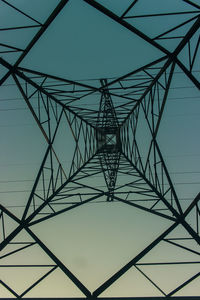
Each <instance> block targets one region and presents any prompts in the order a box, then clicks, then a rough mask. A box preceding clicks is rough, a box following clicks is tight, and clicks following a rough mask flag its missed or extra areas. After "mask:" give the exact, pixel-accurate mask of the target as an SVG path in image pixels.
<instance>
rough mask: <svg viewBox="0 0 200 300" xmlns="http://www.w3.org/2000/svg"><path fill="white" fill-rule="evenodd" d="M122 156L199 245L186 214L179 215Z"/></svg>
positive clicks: (197, 237) (199, 238)
mask: <svg viewBox="0 0 200 300" xmlns="http://www.w3.org/2000/svg"><path fill="white" fill-rule="evenodd" d="M122 155H123V156H124V157H125V158H126V159H127V161H128V162H129V163H130V165H132V166H133V168H134V169H135V170H137V172H138V174H140V176H141V178H143V179H144V181H145V182H146V183H147V184H148V185H149V186H150V187H151V189H152V191H153V192H155V194H156V195H157V196H158V197H159V198H160V200H161V201H162V202H163V203H164V204H165V206H166V207H167V208H168V209H169V211H170V212H171V213H172V215H174V217H175V218H176V222H179V223H180V224H182V226H183V227H184V228H185V229H186V230H187V231H188V233H189V234H190V235H191V236H192V238H193V239H194V240H195V241H196V242H197V243H198V244H199V245H200V237H199V236H198V234H197V233H196V232H195V231H194V229H193V228H192V227H191V226H190V225H189V224H188V223H187V222H186V221H185V217H186V213H185V214H184V213H183V214H179V213H178V212H177V211H176V209H174V208H173V206H172V205H171V204H170V203H169V202H168V201H167V200H166V199H165V198H164V196H163V195H162V194H160V192H159V191H158V190H157V189H156V187H155V186H154V185H153V184H152V183H151V182H150V181H149V180H148V179H147V178H146V176H145V175H144V174H143V173H142V172H141V171H140V170H139V169H138V168H137V167H136V166H135V165H134V164H133V162H132V161H131V160H130V159H129V158H128V157H127V156H126V155H125V154H124V153H122Z"/></svg>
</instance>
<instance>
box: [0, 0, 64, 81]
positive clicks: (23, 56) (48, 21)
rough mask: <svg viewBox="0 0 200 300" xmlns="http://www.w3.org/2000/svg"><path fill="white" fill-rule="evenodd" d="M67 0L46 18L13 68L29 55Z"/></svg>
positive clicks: (62, 1)
mask: <svg viewBox="0 0 200 300" xmlns="http://www.w3.org/2000/svg"><path fill="white" fill-rule="evenodd" d="M68 1H69V0H61V1H60V2H59V3H58V5H57V6H56V8H55V9H54V10H53V12H52V13H51V15H50V16H49V17H48V18H47V20H46V21H45V23H44V24H43V25H42V27H41V28H40V30H39V31H38V32H37V33H36V35H35V36H34V37H33V39H32V40H31V42H30V43H29V44H28V46H27V47H26V48H25V49H24V51H23V53H22V55H21V56H20V57H19V58H18V60H17V62H16V63H15V64H14V66H13V68H16V67H17V66H18V65H19V64H20V63H21V62H22V60H23V59H24V58H25V56H26V55H27V54H28V53H29V51H30V50H31V49H32V48H33V46H34V45H35V44H36V43H37V41H38V40H39V39H40V37H41V36H42V35H43V33H44V32H45V31H46V30H47V28H48V27H49V26H50V24H51V23H52V22H53V21H54V19H55V18H56V17H57V15H58V14H59V13H60V12H61V11H62V9H63V8H64V6H65V5H66V4H67V3H68ZM11 73H12V72H11V70H9V71H8V72H7V74H6V75H5V76H4V77H3V78H2V79H1V80H0V85H2V84H3V83H4V81H5V80H6V79H7V78H8V77H9V76H10V74H11Z"/></svg>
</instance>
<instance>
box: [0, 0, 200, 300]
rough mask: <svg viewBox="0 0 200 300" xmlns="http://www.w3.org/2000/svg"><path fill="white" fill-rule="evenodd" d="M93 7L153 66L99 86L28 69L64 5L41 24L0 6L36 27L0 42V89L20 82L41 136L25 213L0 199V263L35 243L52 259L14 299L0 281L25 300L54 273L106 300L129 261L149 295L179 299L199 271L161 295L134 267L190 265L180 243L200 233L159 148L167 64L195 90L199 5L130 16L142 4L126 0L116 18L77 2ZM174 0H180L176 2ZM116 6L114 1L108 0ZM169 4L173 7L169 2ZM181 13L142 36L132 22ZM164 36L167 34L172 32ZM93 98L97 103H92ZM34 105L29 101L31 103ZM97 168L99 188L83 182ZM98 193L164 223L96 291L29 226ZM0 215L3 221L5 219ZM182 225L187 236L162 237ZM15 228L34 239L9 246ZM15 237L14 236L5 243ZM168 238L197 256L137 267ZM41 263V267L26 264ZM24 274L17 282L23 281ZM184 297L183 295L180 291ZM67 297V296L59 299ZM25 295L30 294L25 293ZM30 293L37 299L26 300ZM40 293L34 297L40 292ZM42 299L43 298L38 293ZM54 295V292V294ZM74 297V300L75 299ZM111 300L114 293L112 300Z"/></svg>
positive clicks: (198, 213) (195, 204) (90, 1)
mask: <svg viewBox="0 0 200 300" xmlns="http://www.w3.org/2000/svg"><path fill="white" fill-rule="evenodd" d="M83 1H84V2H85V3H86V4H87V5H89V6H91V7H92V8H93V9H96V10H98V11H99V12H100V13H102V14H104V15H105V16H106V17H108V18H110V19H111V20H113V22H117V23H118V24H119V25H121V26H122V27H124V28H126V29H127V30H129V31H130V32H131V33H132V34H133V35H136V36H138V37H140V38H141V39H143V40H144V41H145V42H147V43H148V44H149V45H151V46H152V47H153V48H155V49H158V50H159V51H160V53H161V56H160V57H159V58H158V59H157V60H155V61H152V62H149V63H148V64H146V65H144V66H142V67H140V68H139V69H136V70H133V71H132V72H131V73H128V74H125V75H123V76H121V77H119V78H116V79H112V80H111V79H106V78H104V79H99V80H98V81H97V83H98V87H95V86H92V85H89V84H86V83H84V81H83V82H77V81H72V80H67V79H65V78H60V77H58V76H54V75H50V74H45V73H42V72H39V71H36V70H31V69H28V68H24V67H22V66H21V65H20V64H21V62H22V61H23V60H24V58H25V57H26V55H27V54H28V53H29V52H30V50H31V49H32V47H33V46H34V45H35V44H36V43H37V42H38V40H39V39H40V38H41V37H42V36H43V35H45V31H46V29H47V28H48V27H49V26H50V25H51V23H52V22H56V17H57V15H59V14H60V12H61V11H62V10H63V8H64V7H65V6H66V5H67V4H68V2H70V1H67V0H62V1H60V2H59V4H58V5H57V7H56V8H55V9H54V11H53V12H52V13H51V14H50V16H49V17H48V18H47V20H46V21H45V22H44V23H43V24H41V23H40V22H39V21H38V20H36V19H34V18H33V17H32V16H30V15H28V14H26V13H25V12H23V11H22V10H21V9H19V8H17V3H15V6H14V5H13V4H11V3H9V1H5V0H2V2H3V3H4V4H5V5H7V6H9V7H11V8H12V9H14V10H15V11H16V12H17V13H18V14H19V15H23V16H24V17H25V18H27V19H29V20H31V21H32V22H33V25H31V27H32V28H38V31H37V32H36V34H35V35H34V36H33V37H32V40H31V41H30V42H29V44H28V45H27V46H26V47H25V48H23V47H21V48H18V47H15V46H14V45H15V43H14V42H13V44H9V43H6V42H4V41H3V40H2V43H1V44H0V46H1V47H2V50H1V51H0V53H1V57H0V64H1V67H2V69H3V75H2V77H1V78H0V85H1V86H3V84H4V82H5V81H6V80H7V79H8V78H10V77H12V78H13V79H14V81H15V83H16V86H17V87H18V89H19V91H20V92H21V95H22V97H23V99H24V101H25V102H26V103H27V107H28V108H29V110H30V112H31V113H32V115H33V117H34V119H35V121H36V123H37V125H38V126H39V129H40V130H41V132H42V134H43V136H44V139H45V140H46V142H47V148H46V153H45V155H44V158H43V161H42V163H41V166H40V168H39V171H38V174H37V176H36V179H35V182H34V184H33V187H32V190H31V193H30V195H29V198H28V199H27V202H26V206H25V208H24V210H23V214H22V217H21V218H19V217H17V216H16V215H15V214H13V213H12V212H11V211H10V210H9V208H7V207H6V206H5V205H2V204H0V222H1V227H2V229H1V231H2V240H1V244H0V250H2V251H3V250H5V249H7V250H6V252H2V253H3V254H2V255H1V259H4V258H5V257H7V258H9V257H12V255H14V254H16V253H17V252H23V250H25V249H27V248H31V247H33V246H34V245H36V244H37V245H38V246H39V247H40V248H41V249H42V250H43V251H44V252H45V253H46V254H47V256H48V257H49V258H50V260H51V261H52V264H51V265H43V266H41V267H43V268H44V267H45V268H46V270H47V271H46V273H45V274H44V275H42V276H41V277H40V278H39V279H38V280H37V281H35V282H34V284H32V285H31V286H30V287H29V288H28V289H26V290H24V291H23V293H21V294H20V295H19V294H17V292H16V291H15V290H14V289H13V288H12V287H10V286H8V285H7V284H6V282H4V281H3V280H1V279H0V283H1V284H2V285H3V286H4V287H5V288H6V289H7V290H8V291H9V292H10V293H11V294H12V295H13V296H14V297H15V298H17V299H21V298H23V299H26V295H27V294H28V292H29V291H30V290H33V289H34V287H35V286H37V285H38V284H39V283H40V282H41V281H42V280H44V279H45V278H46V277H48V276H49V275H50V274H51V273H52V272H54V271H55V270H56V269H60V270H61V271H62V272H63V273H64V274H65V275H66V276H67V277H68V278H69V279H70V280H71V281H72V282H73V283H74V285H75V286H76V287H77V288H78V289H79V290H80V291H81V292H82V294H83V295H84V297H83V298H82V299H85V298H87V299H91V298H93V299H95V298H97V297H100V298H101V299H110V298H105V297H101V295H102V293H103V292H104V291H106V290H107V289H109V287H110V286H111V285H112V284H113V283H114V282H116V281H117V280H118V279H119V278H120V277H121V276H122V275H124V274H125V273H126V272H127V271H128V270H129V269H130V268H132V267H135V268H136V269H137V270H138V271H139V272H140V273H141V274H142V276H144V277H145V279H146V280H147V281H149V282H150V283H151V284H152V285H153V286H154V287H155V288H156V289H157V291H158V292H159V293H160V294H162V296H161V297H157V298H156V299H164V298H165V299H169V298H171V297H173V299H183V298H184V297H183V298H182V297H176V293H177V292H178V291H180V290H181V289H183V288H184V287H185V286H187V285H189V284H190V283H191V282H193V281H194V280H195V279H197V278H198V277H199V275H200V273H199V272H198V273H197V274H193V275H192V276H190V277H189V278H188V279H187V280H183V281H182V282H181V284H179V285H177V286H176V287H175V288H174V289H171V290H170V292H168V293H166V292H165V291H163V290H162V289H161V288H160V287H159V286H158V285H157V284H156V283H155V282H154V281H153V280H152V279H151V278H150V276H148V275H147V274H145V273H144V271H143V270H142V268H141V266H143V265H146V266H147V265H149V266H150V265H151V266H153V265H160V266H161V265H172V264H174V265H176V264H177V265H180V264H182V265H185V264H188V265H191V264H199V263H200V261H199V252H198V251H197V250H196V249H192V247H188V246H187V243H185V241H187V240H188V239H190V240H192V241H195V243H196V244H198V245H199V244H200V237H199V217H200V209H199V199H200V194H198V195H197V196H196V197H195V199H194V200H193V201H191V203H190V205H189V206H188V207H187V209H184V208H183V207H182V205H181V201H180V199H179V197H178V196H177V193H176V189H175V186H174V184H173V181H172V179H171V178H170V174H169V172H168V169H167V166H166V163H165V161H164V159H163V156H162V152H161V150H160V147H159V144H158V141H157V134H158V130H159V126H160V121H161V119H162V116H163V111H164V108H165V104H166V101H167V97H168V92H169V88H170V85H171V82H172V79H173V75H174V70H175V67H176V66H178V67H179V68H180V69H181V70H182V72H183V73H184V74H185V75H186V76H187V77H188V79H189V80H190V81H191V82H192V84H193V85H194V86H195V87H196V88H197V89H200V82H199V79H198V73H197V72H195V66H196V63H197V61H198V60H199V49H200V35H199V27H200V5H198V3H197V1H187V0H182V2H184V4H185V5H187V6H188V10H187V11H174V12H164V13H162V12H160V13H155V14H149V15H148V14H143V12H142V11H141V15H134V14H133V10H132V9H133V8H134V7H136V6H137V5H138V4H139V3H140V0H135V1H130V3H129V5H127V7H126V8H125V9H124V12H123V13H122V14H121V15H118V14H116V13H115V12H114V10H113V11H112V10H111V9H109V8H107V7H105V6H103V5H102V4H101V1H99V2H98V1H94V0H83ZM180 2H181V1H180ZM113 5H114V1H113ZM174 9H175V7H174ZM172 15H179V16H180V15H181V16H185V15H186V16H187V15H188V16H189V18H187V19H186V20H185V21H181V22H180V24H178V25H176V26H174V27H172V26H170V21H169V24H168V26H167V29H166V28H165V30H164V31H163V32H162V33H160V34H159V35H157V36H156V35H154V33H153V32H152V35H151V36H148V35H146V34H145V33H144V32H142V31H141V30H139V29H137V28H136V27H135V26H133V22H132V21H133V20H134V19H135V18H137V19H141V20H143V18H148V17H151V18H155V19H156V18H157V17H159V18H160V17H163V16H168V17H169V18H170V16H172ZM185 25H187V32H185V34H183V35H181V36H180V32H179V29H180V28H182V27H184V26H185ZM29 27H30V26H26V25H24V26H22V27H20V28H19V27H16V26H14V25H12V20H11V24H10V27H9V28H7V27H6V28H1V31H7V30H12V31H16V30H22V29H27V28H29ZM171 34H172V35H171ZM163 40H165V41H166V42H170V41H171V40H173V41H176V46H175V47H174V49H173V50H169V47H167V46H166V47H164V46H163V44H162V43H161V41H163ZM183 50H184V51H186V52H187V59H188V61H184V60H183V59H182V57H181V56H180V53H181V52H182V51H183ZM7 53H11V54H12V53H15V54H16V53H18V54H20V55H19V56H18V58H17V59H16V60H15V62H14V63H10V62H9V60H7V59H6V56H4V54H7ZM93 95H96V96H95V106H94V108H90V106H87V105H83V106H81V105H79V104H80V103H81V100H82V99H87V97H91V96H93ZM97 98H98V103H97V101H96V99H97ZM114 98H115V99H121V100H122V101H121V102H120V104H116V102H115V101H114V100H113V99H114ZM36 101H37V105H35V103H36ZM141 114H142V115H143V118H144V119H145V122H146V126H147V128H148V130H149V131H150V134H151V140H150V142H149V143H148V145H147V146H146V147H147V149H148V151H147V154H146V156H142V155H141V151H142V149H141V146H140V145H139V143H138V139H139V138H140V137H139V136H138V135H137V126H138V122H139V119H140V115H141ZM61 120H64V122H65V123H66V126H68V128H70V130H71V133H72V136H73V139H74V144H75V149H74V155H73V159H72V162H71V167H70V169H69V170H66V168H65V166H64V165H63V164H62V163H61V161H60V158H59V155H58V154H57V152H56V149H55V148H54V141H55V138H56V135H57V132H58V130H59V128H60V126H61V125H60V124H61ZM100 173H101V174H103V176H104V179H105V187H106V188H98V187H96V186H95V184H94V186H93V185H92V184H91V182H90V183H87V179H88V178H89V179H90V178H91V179H92V178H93V176H95V175H97V174H100ZM119 174H123V175H124V176H126V175H127V176H129V178H130V177H131V178H132V179H131V181H128V182H124V181H123V182H122V183H121V184H120V179H119V180H118V184H117V185H116V182H117V178H118V175H119ZM102 196H104V197H105V198H106V201H119V202H122V203H124V204H126V205H129V206H130V207H131V206H132V207H134V208H137V209H140V210H143V211H146V212H148V213H150V214H153V215H155V216H159V217H161V218H163V219H166V220H169V221H170V222H171V223H170V224H171V225H170V226H169V227H168V228H167V229H166V230H165V231H164V232H162V234H160V235H159V236H158V237H157V238H156V239H155V240H153V241H152V242H151V243H150V244H149V245H147V246H146V248H144V249H143V250H142V251H141V252H140V253H138V255H137V256H135V257H133V258H132V259H131V260H130V261H129V262H128V263H127V264H126V265H124V266H123V267H122V268H121V269H120V270H119V271H117V272H116V273H115V274H113V275H112V276H111V277H110V278H109V279H107V280H106V281H105V282H104V283H103V284H102V285H101V286H99V287H98V288H97V289H96V290H95V291H93V292H91V291H89V289H88V288H87V287H86V286H85V285H84V284H83V283H82V282H81V281H80V280H79V279H78V278H77V277H76V276H75V275H74V274H73V273H72V272H71V271H70V270H69V269H68V267H67V266H66V265H65V264H64V263H63V262H62V261H61V260H59V258H58V257H56V255H54V253H53V252H52V251H51V249H49V248H48V247H47V246H46V245H45V243H44V242H43V241H42V240H40V239H39V238H38V237H37V235H36V234H35V233H34V232H33V230H32V226H34V225H36V224H39V223H41V222H45V221H46V220H48V219H50V218H54V217H55V218H56V216H58V215H60V214H63V213H66V212H67V211H69V210H71V209H75V208H76V207H79V206H82V205H84V204H86V203H88V202H91V201H96V200H98V199H99V198H101V197H102ZM192 211H194V218H193V222H192V224H191V223H189V222H188V221H187V217H188V215H189V214H190V213H191V212H192ZM5 216H7V218H8V221H5ZM9 220H13V221H14V222H15V224H16V227H15V229H14V230H12V231H11V232H9V233H7V230H6V227H7V222H9ZM179 225H181V226H182V227H183V228H184V230H185V232H187V234H188V236H187V237H176V238H174V239H173V238H170V237H169V234H170V233H171V232H173V230H174V229H176V228H177V227H178V226H179ZM22 231H25V232H26V233H27V234H28V235H29V236H30V237H31V238H32V240H33V241H34V242H23V241H21V242H18V244H19V248H17V249H16V250H11V251H10V250H9V245H12V243H15V237H17V236H18V235H19V234H20V233H21V232H22ZM13 241H14V242H13ZM161 242H164V243H166V244H172V245H174V246H175V247H177V248H181V249H184V250H185V251H186V252H188V253H193V254H196V257H197V259H196V260H195V261H178V262H171V261H166V262H152V263H146V264H145V263H144V262H140V260H141V259H142V258H143V257H144V256H145V255H146V254H147V253H149V252H150V251H151V250H152V249H153V248H155V247H156V245H158V244H159V243H161ZM0 267H4V268H5V267H7V268H20V267H27V268H28V267H29V265H17V264H11V265H8V264H6V265H4V264H1V265H0ZM34 267H38V268H39V267H40V265H34ZM24 280H25V278H24ZM186 296H188V295H186ZM67 298H69V297H68V296H67V295H66V299H67ZM147 298H148V299H155V298H154V297H152V298H151V297H142V296H141V298H137V297H132V298H127V299H135V300H136V299H147ZM27 299H31V298H27ZM34 299H35V298H34ZM38 299H39V298H38ZM41 299H43V298H41ZM52 299H53V298H52ZM74 299H76V298H74ZM115 299H122V298H116V297H115ZM184 299H185V300H186V299H188V300H189V299H200V297H192V296H190V297H189V296H188V297H185V298H184Z"/></svg>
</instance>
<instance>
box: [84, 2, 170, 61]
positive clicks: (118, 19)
mask: <svg viewBox="0 0 200 300" xmlns="http://www.w3.org/2000/svg"><path fill="white" fill-rule="evenodd" d="M83 1H85V2H87V3H88V4H89V5H91V6H93V7H94V8H96V9H97V10H99V11H100V12H102V13H103V14H105V15H107V16H108V17H110V18H111V19H113V20H114V21H116V22H117V23H119V24H121V25H122V26H124V27H125V28H127V29H128V30H130V31H131V32H133V33H134V34H136V35H137V36H139V37H140V38H142V39H143V40H145V41H146V42H148V43H149V44H150V45H152V46H154V47H155V48H156V49H158V50H160V51H161V52H163V53H165V54H167V55H168V56H170V54H171V53H170V52H169V51H168V50H167V49H165V48H164V47H162V46H161V45H160V44H158V43H156V42H155V41H153V40H152V39H151V38H150V37H148V36H147V35H145V34H144V33H143V32H141V31H140V30H138V29H137V28H136V27H134V26H132V25H131V24H129V23H127V22H126V21H125V20H124V19H122V18H121V17H119V16H117V15H116V14H114V13H113V12H112V11H111V10H109V9H107V8H106V7H104V6H103V5H101V4H100V3H98V2H97V1H95V0H83Z"/></svg>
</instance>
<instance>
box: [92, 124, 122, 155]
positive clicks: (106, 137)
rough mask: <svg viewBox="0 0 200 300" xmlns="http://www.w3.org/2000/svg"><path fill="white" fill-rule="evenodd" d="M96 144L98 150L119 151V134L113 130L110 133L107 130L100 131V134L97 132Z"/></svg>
mask: <svg viewBox="0 0 200 300" xmlns="http://www.w3.org/2000/svg"><path fill="white" fill-rule="evenodd" d="M97 144H98V148H99V149H101V148H102V150H104V151H105V150H108V149H110V150H111V149H113V150H115V151H116V150H117V149H118V150H119V149H120V144H121V143H120V137H119V132H118V131H117V130H115V131H114V132H111V131H109V130H105V129H103V130H101V131H100V132H97Z"/></svg>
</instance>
